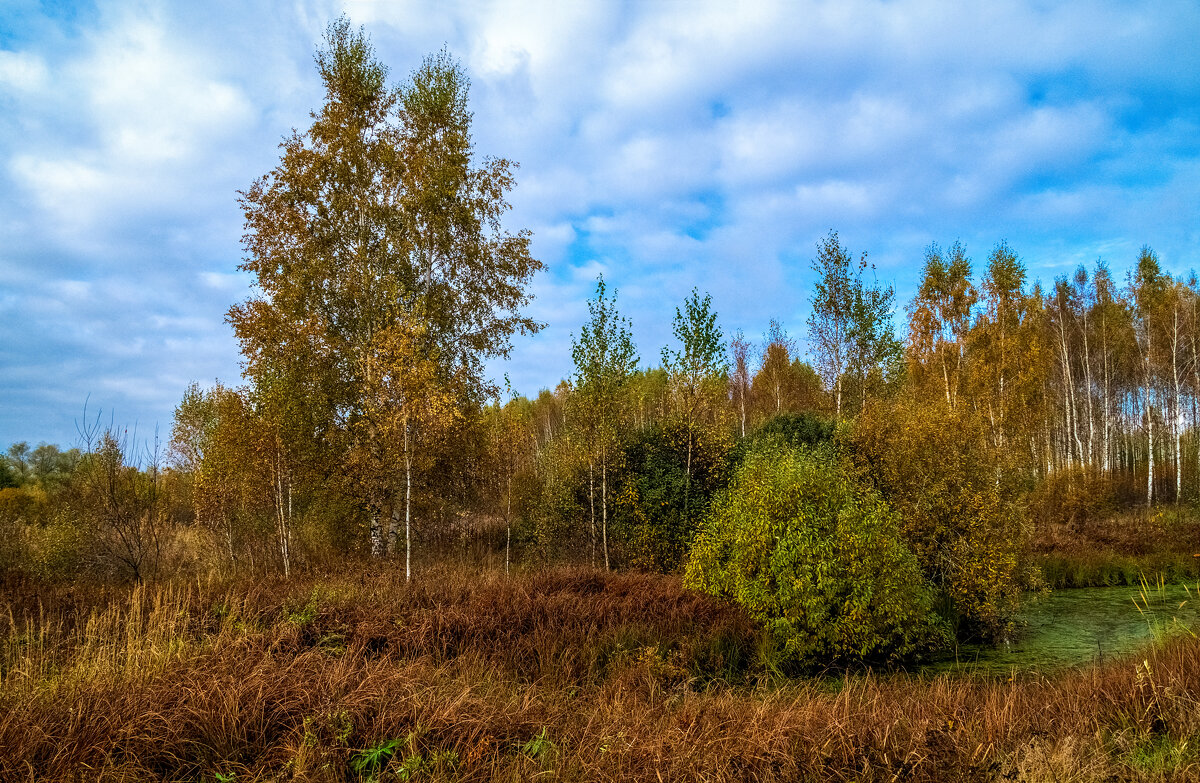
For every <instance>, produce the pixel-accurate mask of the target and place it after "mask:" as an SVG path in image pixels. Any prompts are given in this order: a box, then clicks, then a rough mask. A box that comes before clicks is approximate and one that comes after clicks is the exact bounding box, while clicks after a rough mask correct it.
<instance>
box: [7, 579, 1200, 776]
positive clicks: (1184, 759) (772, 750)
mask: <svg viewBox="0 0 1200 783" xmlns="http://www.w3.org/2000/svg"><path fill="white" fill-rule="evenodd" d="M27 588H28V586H25V587H24V588H23V587H21V586H19V585H10V586H9V588H8V591H7V592H8V595H7V599H8V604H9V606H10V607H12V608H11V611H5V612H4V614H3V615H2V616H0V627H3V649H2V654H0V780H5V781H8V780H14V781H16V780H109V781H126V780H128V781H133V780H193V781H195V780H205V781H211V780H215V779H217V776H218V775H222V776H231V775H232V776H235V778H234V779H236V780H238V781H244V780H320V781H343V780H358V779H367V778H369V777H370V776H371V775H372V774H375V775H377V777H378V779H381V780H389V779H390V780H401V779H406V778H405V777H404V775H403V774H402V773H403V772H404V770H405V769H406V767H405V766H404V765H406V764H407V769H408V771H410V772H412V773H413V774H412V775H411V776H410V777H411V779H413V780H447V781H448V780H457V781H490V780H512V781H517V780H532V779H546V780H548V779H556V780H611V781H618V780H621V781H624V780H645V781H658V780H663V781H683V780H689V781H690V780H711V781H743V780H754V781H775V780H845V781H849V780H877V781H890V780H929V781H944V780H1030V781H1034V780H1037V781H1042V780H1044V781H1078V780H1103V779H1112V780H1184V779H1200V755H1198V754H1197V751H1196V748H1197V746H1200V642H1198V641H1197V640H1196V639H1194V638H1186V639H1179V640H1175V641H1174V642H1172V643H1169V644H1166V645H1163V646H1161V647H1159V648H1156V649H1154V650H1151V651H1148V652H1147V653H1146V654H1145V655H1143V656H1141V657H1140V658H1139V659H1138V660H1137V661H1133V660H1130V661H1126V662H1115V663H1110V664H1106V665H1104V666H1102V667H1098V668H1091V669H1086V670H1081V671H1076V672H1073V673H1067V674H1064V675H1059V676H1056V677H1053V678H1045V677H1037V676H1017V677H1015V678H1013V679H1011V680H995V679H986V680H985V679H972V678H967V677H961V676H960V677H945V676H943V677H937V678H918V677H915V676H909V675H886V676H884V675H874V674H859V675H854V676H849V677H846V678H845V679H842V680H836V681H835V680H830V679H823V680H818V679H814V680H801V681H791V682H781V681H779V680H777V679H773V678H771V677H768V676H766V675H765V674H764V673H763V671H762V670H761V667H759V666H758V665H757V664H756V663H755V662H754V659H755V655H756V650H757V646H758V644H759V639H758V634H757V633H756V631H755V630H754V628H753V627H752V626H751V625H750V624H749V623H748V622H747V621H746V619H745V617H744V616H743V615H742V614H741V613H740V612H738V611H736V610H735V609H733V608H730V607H728V606H724V605H722V604H719V603H717V602H714V601H712V600H710V599H707V598H704V597H701V596H697V595H694V594H691V593H688V592H685V591H683V590H682V589H681V588H680V586H679V582H678V580H677V579H675V578H672V577H658V576H648V575H640V574H619V575H605V574H601V573H596V572H592V571H586V570H555V571H549V572H545V573H537V574H529V575H522V576H517V577H513V578H512V579H505V578H504V577H503V576H501V575H497V574H492V573H483V572H474V571H465V570H442V571H436V572H430V573H425V574H422V576H421V579H420V580H419V581H418V582H416V583H414V584H413V585H411V586H410V585H405V584H404V583H403V581H402V580H400V579H399V578H397V576H396V575H395V574H393V573H391V572H373V573H369V574H361V575H359V574H342V575H334V576H326V577H320V578H317V577H305V578H301V579H296V580H293V581H291V582H281V581H268V582H258V583H241V584H228V583H217V582H204V583H192V584H186V585H179V584H177V585H172V586H163V587H159V588H152V589H137V590H132V591H128V590H126V591H116V590H109V591H102V592H99V593H88V592H86V591H83V590H81V589H74V590H71V589H64V590H61V591H58V592H43V593H41V594H40V595H33V594H31V593H30V592H29V591H28V589H27ZM389 740H398V742H397V743H396V745H395V747H394V752H393V753H391V754H390V755H388V754H383V755H382V757H381V759H380V761H381V763H380V764H379V765H377V766H375V767H371V766H370V765H365V764H364V763H363V761H364V758H365V757H364V755H363V751H365V750H369V749H371V748H377V747H379V746H380V745H381V744H382V743H384V742H387V741H389Z"/></svg>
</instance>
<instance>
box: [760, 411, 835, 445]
mask: <svg viewBox="0 0 1200 783" xmlns="http://www.w3.org/2000/svg"><path fill="white" fill-rule="evenodd" d="M833 434H834V424H833V422H832V421H831V420H829V419H827V418H825V417H824V416H821V415H820V414H817V413H809V412H805V413H781V414H779V415H777V416H773V417H772V418H770V419H768V420H767V421H766V422H764V423H763V425H762V426H761V427H759V428H758V429H757V430H756V431H755V432H754V433H753V434H752V435H750V437H749V438H748V440H749V441H750V444H751V446H752V447H753V446H757V445H763V444H765V443H767V442H768V441H776V442H779V443H783V444H786V445H788V446H792V447H794V448H801V447H808V448H818V447H820V446H823V445H825V444H827V443H832V442H833Z"/></svg>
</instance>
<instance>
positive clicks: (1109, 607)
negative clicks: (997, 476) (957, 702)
mask: <svg viewBox="0 0 1200 783" xmlns="http://www.w3.org/2000/svg"><path fill="white" fill-rule="evenodd" d="M1024 622H1025V625H1024V627H1023V628H1020V629H1019V630H1018V632H1017V634H1016V635H1015V636H1014V638H1013V640H1012V641H1011V642H1010V643H1009V644H1006V645H1005V644H1001V645H998V646H994V647H993V646H985V645H963V646H960V647H959V648H958V649H957V650H956V651H954V652H953V653H951V654H950V656H949V657H947V658H946V659H944V660H940V661H937V662H934V663H932V664H929V665H927V666H925V667H922V671H926V672H931V673H936V672H951V671H961V672H980V673H997V674H1008V673H1009V672H1011V671H1012V670H1014V669H1018V670H1028V669H1037V670H1039V671H1047V670H1053V669H1059V668H1063V667H1069V666H1078V665H1082V664H1088V663H1094V662H1097V661H1101V660H1109V659H1111V658H1117V657H1121V656H1127V655H1130V654H1132V653H1135V652H1137V650H1138V649H1139V648H1141V647H1143V646H1145V645H1146V644H1147V643H1149V642H1150V641H1151V639H1152V638H1154V637H1156V636H1161V635H1163V634H1169V633H1192V632H1196V629H1200V596H1198V595H1197V585H1195V584H1192V585H1170V584H1165V585H1164V584H1154V585H1150V586H1149V587H1148V588H1137V587H1095V588H1074V589H1069V590H1055V591H1054V592H1052V593H1049V594H1048V595H1045V596H1040V597H1036V598H1033V599H1031V601H1030V603H1029V605H1028V608H1027V610H1026V611H1025V613H1024Z"/></svg>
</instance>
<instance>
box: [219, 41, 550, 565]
mask: <svg viewBox="0 0 1200 783" xmlns="http://www.w3.org/2000/svg"><path fill="white" fill-rule="evenodd" d="M316 59H317V69H318V71H319V72H320V75H321V79H322V82H323V84H324V86H325V102H324V105H323V106H322V107H321V108H320V109H319V110H318V111H316V112H314V113H313V115H312V117H313V123H312V125H311V126H310V128H309V129H308V130H307V131H306V132H304V133H300V132H293V134H292V135H291V136H290V137H288V138H287V139H286V140H285V141H284V143H283V145H282V147H283V155H282V158H281V160H280V163H279V165H278V166H277V167H276V168H275V169H274V170H272V171H271V172H270V173H269V174H267V175H265V176H263V177H261V178H259V179H258V180H256V181H255V182H254V183H253V184H252V185H251V187H250V188H249V189H247V190H246V191H244V192H243V193H242V194H241V205H242V208H243V211H244V213H245V220H246V222H245V235H244V237H243V246H244V248H245V252H246V255H245V258H244V261H243V263H242V264H241V266H240V268H241V269H243V270H245V271H248V272H250V273H251V274H252V275H254V278H255V283H256V285H257V288H258V291H259V295H257V296H255V297H253V298H251V299H250V300H248V301H247V302H245V303H243V304H240V305H237V306H235V307H234V308H232V309H231V310H230V312H229V317H228V318H229V321H230V322H231V324H232V325H233V327H234V331H235V333H236V335H237V338H238V340H239V342H240V343H241V348H242V353H243V355H244V356H245V357H246V362H245V367H246V374H247V376H248V378H249V379H250V381H251V383H252V384H253V385H254V386H255V387H259V386H262V385H264V384H265V383H266V382H267V380H268V379H270V378H272V377H275V376H278V377H285V378H290V379H293V380H295V381H297V383H292V384H282V385H280V384H274V385H273V386H272V388H273V389H274V393H275V394H276V396H278V395H279V394H283V393H291V394H292V397H291V399H290V401H288V402H287V404H286V405H285V406H284V408H285V409H291V408H293V407H294V406H296V405H301V406H304V407H306V408H307V409H308V411H307V412H306V414H305V417H304V424H305V425H306V433H305V434H306V436H307V437H309V438H310V439H311V440H313V441H317V442H321V443H324V444H327V445H331V444H336V448H328V449H327V450H326V454H325V459H326V460H328V461H329V462H327V464H326V466H325V469H326V471H327V472H332V473H336V472H338V471H339V470H342V469H344V468H345V456H346V455H350V454H355V453H357V454H358V455H360V456H362V455H367V457H369V458H371V459H374V460H376V461H377V462H379V465H377V467H381V466H382V464H383V463H382V462H380V461H383V460H388V459H391V457H390V456H389V455H394V454H397V453H399V454H401V455H403V460H402V461H403V464H404V470H403V471H402V472H400V474H401V475H403V476H404V481H403V483H401V482H400V481H398V480H397V479H396V475H397V471H389V470H383V469H378V470H375V471H371V472H370V475H373V476H376V477H377V478H378V480H377V481H376V482H374V483H373V484H372V485H371V486H369V487H367V486H365V485H363V484H362V483H361V482H360V483H358V484H357V486H358V489H359V493H358V494H359V502H360V505H361V506H362V507H363V508H364V511H365V513H366V515H367V517H368V520H369V536H368V539H369V541H370V542H371V550H372V552H373V554H375V555H383V554H385V553H386V552H387V550H388V542H389V541H393V542H394V540H395V536H394V532H395V529H396V525H395V521H396V519H397V515H396V511H395V510H396V509H397V508H399V507H401V506H402V507H403V508H404V509H405V510H406V511H405V513H409V512H410V511H411V508H412V503H411V491H412V486H413V475H412V471H413V466H414V464H416V463H417V462H419V460H416V459H414V457H415V456H416V455H415V454H414V449H415V448H418V447H419V445H420V443H421V432H420V429H421V428H422V427H424V426H428V423H429V422H430V421H431V419H430V416H436V415H438V414H437V412H441V414H442V415H444V414H445V413H446V412H447V411H449V410H451V409H452V408H453V407H454V406H446V405H444V404H443V400H442V398H443V395H444V394H445V393H446V392H447V390H452V391H453V395H454V398H455V400H456V402H457V404H458V405H464V404H467V402H468V401H470V400H478V399H481V398H485V397H486V396H487V392H488V391H490V386H491V384H490V383H489V382H488V381H487V379H486V378H485V376H484V372H483V363H484V361H485V360H486V359H488V358H490V357H503V356H507V354H508V350H509V347H510V345H511V337H512V336H513V335H514V334H518V333H528V332H534V331H537V330H538V329H539V328H540V324H537V323H536V322H534V321H533V320H531V319H529V318H527V317H525V316H523V315H522V314H521V312H520V310H521V308H522V307H523V306H524V305H525V304H527V303H528V300H529V296H528V294H527V292H526V286H527V284H528V282H529V280H530V279H531V278H532V276H533V274H534V273H535V272H536V271H537V270H538V269H540V268H541V264H540V262H538V261H537V260H536V259H534V258H533V257H532V256H531V255H530V254H529V233H528V232H527V231H519V232H517V233H515V234H512V233H508V232H507V231H505V230H504V229H503V227H502V225H501V223H502V218H503V216H504V214H505V213H506V212H507V210H508V208H509V205H508V203H507V201H506V194H507V192H508V191H509V190H510V189H511V188H512V186H513V184H514V180H513V174H512V171H513V168H514V164H512V163H511V162H509V161H507V160H504V159H495V158H487V159H484V160H483V161H482V162H481V163H480V164H479V165H476V162H475V155H474V147H473V142H472V140H471V133H470V129H471V113H470V111H469V110H468V108H467V99H468V92H469V87H470V82H469V80H468V79H467V77H466V74H465V73H464V72H463V70H462V68H461V66H459V65H458V63H457V62H455V61H454V60H453V59H452V58H451V57H450V56H449V55H448V54H447V53H445V52H442V53H439V54H436V55H432V56H430V57H427V58H426V59H425V60H424V61H423V62H422V64H421V66H420V67H419V68H418V69H417V70H416V71H414V72H413V74H412V76H411V77H410V79H409V80H408V82H407V83H405V84H404V85H402V86H401V87H394V86H392V85H390V84H389V82H388V70H387V68H386V67H385V66H384V65H383V64H382V63H380V62H379V61H378V60H377V59H376V58H375V56H374V51H373V49H372V47H371V45H370V42H369V41H368V40H367V38H366V36H365V34H363V33H362V32H361V31H357V32H356V31H354V30H352V29H351V27H350V24H349V22H348V21H347V20H346V19H345V18H344V17H343V18H341V19H339V20H337V21H336V22H334V23H333V24H331V25H330V26H329V29H328V31H327V33H326V37H325V46H324V48H322V49H321V50H320V51H319V52H318V54H317V58H316ZM388 361H391V362H394V363H395V364H392V365H388V364H387V362H388ZM429 362H433V365H432V366H430V365H429ZM399 378H405V379H406V380H405V381H404V383H403V384H400V385H398V381H397V380H396V379H399ZM415 379H423V380H424V381H425V382H424V383H423V384H422V385H420V386H417V385H415V383H416V382H415ZM301 381H302V382H303V385H301V384H300V382H301ZM381 405H383V406H385V407H388V408H389V409H390V412H387V413H385V412H384V411H382V410H381V409H380V406H381ZM279 445H280V452H281V454H283V455H284V456H282V457H281V458H280V461H281V473H280V475H281V476H285V475H286V476H287V479H286V482H287V486H284V484H283V483H282V482H283V479H281V490H280V496H281V502H280V507H281V509H283V508H285V506H286V507H287V508H290V505H291V497H292V494H293V492H292V489H291V488H290V484H291V481H292V473H291V472H288V471H286V470H282V468H283V467H286V466H285V465H284V463H285V462H286V455H287V453H288V452H289V450H290V444H288V443H286V442H283V440H282V439H281V441H280V444H279ZM285 500H286V503H285V502H284V501H285ZM389 509H390V510H391V512H392V513H391V515H390V516H391V520H388V519H387V517H388V516H389V514H388V510H389ZM281 513H283V512H281ZM287 513H290V512H287ZM408 524H409V522H406V527H407V526H408ZM385 526H388V529H387V530H386V532H385ZM406 538H408V539H409V541H411V537H406ZM393 548H394V547H393ZM410 555H411V543H407V542H406V564H408V563H410V559H409V558H410ZM406 567H407V566H406ZM410 573H411V571H410Z"/></svg>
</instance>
